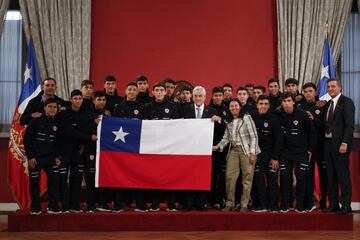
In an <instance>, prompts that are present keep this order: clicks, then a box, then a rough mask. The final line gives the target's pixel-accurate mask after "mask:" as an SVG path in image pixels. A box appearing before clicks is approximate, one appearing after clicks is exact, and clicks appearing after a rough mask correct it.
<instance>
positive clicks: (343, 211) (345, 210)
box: [336, 206, 352, 215]
mask: <svg viewBox="0 0 360 240" xmlns="http://www.w3.org/2000/svg"><path fill="white" fill-rule="evenodd" d="M336 213H337V214H340V215H344V214H349V213H352V209H351V207H350V206H344V207H342V208H341V209H340V210H339V211H337V212H336Z"/></svg>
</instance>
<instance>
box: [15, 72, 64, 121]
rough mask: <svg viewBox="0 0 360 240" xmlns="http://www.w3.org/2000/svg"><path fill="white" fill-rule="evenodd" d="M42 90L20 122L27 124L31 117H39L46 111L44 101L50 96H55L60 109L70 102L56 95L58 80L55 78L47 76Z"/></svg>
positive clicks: (31, 101) (31, 102)
mask: <svg viewBox="0 0 360 240" xmlns="http://www.w3.org/2000/svg"><path fill="white" fill-rule="evenodd" d="M41 88H42V91H41V92H40V93H39V94H38V95H37V96H36V97H34V98H33V99H31V100H30V101H29V103H28V105H27V106H26V108H25V110H24V113H23V114H22V115H21V117H20V124H21V125H23V126H25V125H27V124H29V122H30V120H31V119H34V118H38V117H40V116H41V115H42V113H43V111H44V102H45V101H46V100H47V99H49V98H54V99H55V100H56V103H57V104H58V107H59V111H62V110H65V109H66V107H67V105H68V103H67V102H66V101H64V100H63V99H61V98H59V97H58V96H56V95H55V92H56V88H57V87H56V81H55V79H53V78H47V79H45V80H44V81H43V82H42V83H41Z"/></svg>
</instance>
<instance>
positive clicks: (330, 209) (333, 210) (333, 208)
mask: <svg viewBox="0 0 360 240" xmlns="http://www.w3.org/2000/svg"><path fill="white" fill-rule="evenodd" d="M339 210H340V208H339V206H335V207H334V206H330V207H329V208H326V209H324V210H323V211H322V212H325V213H331V212H337V211H339Z"/></svg>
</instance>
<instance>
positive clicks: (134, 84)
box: [126, 82, 138, 88]
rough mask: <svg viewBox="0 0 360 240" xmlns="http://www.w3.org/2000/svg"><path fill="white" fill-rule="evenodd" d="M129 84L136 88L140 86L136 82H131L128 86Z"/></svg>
mask: <svg viewBox="0 0 360 240" xmlns="http://www.w3.org/2000/svg"><path fill="white" fill-rule="evenodd" d="M128 86H134V87H136V88H137V87H138V86H137V84H136V82H129V83H128V84H126V87H128Z"/></svg>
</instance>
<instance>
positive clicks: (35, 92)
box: [18, 84, 41, 114]
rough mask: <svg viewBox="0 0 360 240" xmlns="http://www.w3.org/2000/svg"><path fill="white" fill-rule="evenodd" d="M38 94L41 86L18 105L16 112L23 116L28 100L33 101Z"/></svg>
mask: <svg viewBox="0 0 360 240" xmlns="http://www.w3.org/2000/svg"><path fill="white" fill-rule="evenodd" d="M40 92H41V84H40V85H39V86H37V88H36V89H35V91H34V92H33V93H32V94H31V95H30V96H28V97H27V98H25V100H24V101H23V102H22V103H21V104H20V105H19V108H18V112H19V113H20V114H23V113H24V111H25V108H26V106H27V105H28V103H29V102H30V100H31V99H33V98H34V97H36V96H37V95H38V94H39V93H40Z"/></svg>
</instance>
